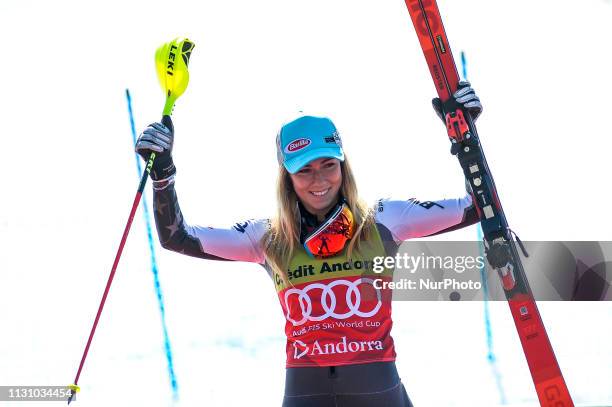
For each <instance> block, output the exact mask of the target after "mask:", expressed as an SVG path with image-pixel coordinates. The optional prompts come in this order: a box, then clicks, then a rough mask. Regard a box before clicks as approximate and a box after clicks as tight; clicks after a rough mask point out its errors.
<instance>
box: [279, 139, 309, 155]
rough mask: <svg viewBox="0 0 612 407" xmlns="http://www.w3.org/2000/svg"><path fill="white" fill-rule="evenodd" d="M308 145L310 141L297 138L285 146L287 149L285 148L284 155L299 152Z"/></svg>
mask: <svg viewBox="0 0 612 407" xmlns="http://www.w3.org/2000/svg"><path fill="white" fill-rule="evenodd" d="M309 145H310V139H308V138H299V139H297V140H294V141H292V142H291V143H289V144H287V147H285V152H286V153H295V152H296V151H299V150H301V149H303V148H305V147H308V146H309Z"/></svg>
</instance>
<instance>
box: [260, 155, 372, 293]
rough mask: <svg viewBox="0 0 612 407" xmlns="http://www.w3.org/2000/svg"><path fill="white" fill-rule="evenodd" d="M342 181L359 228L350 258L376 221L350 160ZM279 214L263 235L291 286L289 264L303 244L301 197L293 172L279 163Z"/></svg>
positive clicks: (270, 257)
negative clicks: (363, 197)
mask: <svg viewBox="0 0 612 407" xmlns="http://www.w3.org/2000/svg"><path fill="white" fill-rule="evenodd" d="M340 169H341V171H342V183H341V186H340V193H341V194H342V196H343V197H344V199H345V200H346V202H347V204H348V206H349V208H350V209H351V212H353V218H354V221H355V225H356V226H357V228H356V229H355V233H354V234H353V238H352V239H351V240H350V242H349V245H348V248H347V257H348V258H349V259H350V258H351V255H352V253H353V250H354V249H355V246H356V249H357V250H359V248H360V244H361V241H362V240H367V239H369V237H370V236H369V234H370V233H369V231H370V228H371V226H372V225H373V224H374V213H373V211H372V208H370V207H369V206H368V205H367V204H366V203H365V202H364V201H363V200H362V199H360V198H359V195H358V193H357V184H356V183H355V177H354V176H353V171H352V170H351V166H350V165H349V162H348V159H347V158H346V156H345V158H344V161H341V162H340ZM276 200H277V206H278V208H277V215H276V217H274V218H273V219H272V220H271V224H270V229H269V230H268V231H267V232H266V233H265V234H264V236H263V237H262V245H263V248H264V254H265V257H266V262H267V263H268V265H269V266H270V267H271V268H272V271H273V272H275V273H277V274H278V275H279V276H280V277H281V279H282V281H283V282H284V283H285V285H286V286H287V285H290V283H289V281H288V278H287V266H288V263H289V261H290V260H291V257H292V256H293V253H294V251H295V250H296V248H297V247H298V246H299V245H300V222H301V219H300V210H299V207H298V197H297V195H296V193H295V190H294V189H293V183H292V182H291V177H290V174H289V172H288V171H287V170H286V169H285V166H284V165H280V166H279V171H278V178H277V182H276Z"/></svg>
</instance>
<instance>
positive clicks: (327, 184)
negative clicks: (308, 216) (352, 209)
mask: <svg viewBox="0 0 612 407" xmlns="http://www.w3.org/2000/svg"><path fill="white" fill-rule="evenodd" d="M289 175H290V176H291V182H292V183H293V189H294V190H295V193H296V195H297V197H298V199H299V200H300V202H301V203H302V205H304V207H305V208H306V210H307V211H308V212H310V213H312V214H313V215H316V216H317V218H319V220H323V218H324V216H325V214H326V213H327V212H328V211H329V210H330V209H331V208H332V207H333V206H334V205H335V204H336V203H337V202H338V194H339V191H340V186H341V185H342V170H341V168H340V161H339V160H338V159H337V158H318V159H316V160H314V161H311V162H309V163H308V164H307V165H305V166H304V167H302V168H301V169H300V170H299V171H298V172H296V173H295V174H289Z"/></svg>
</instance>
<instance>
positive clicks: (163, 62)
mask: <svg viewBox="0 0 612 407" xmlns="http://www.w3.org/2000/svg"><path fill="white" fill-rule="evenodd" d="M194 47H195V44H194V43H193V42H192V41H190V40H188V39H187V38H175V39H174V40H172V41H170V42H168V43H165V44H163V45H162V46H160V47H159V48H158V49H157V52H156V53H155V66H156V68H157V77H158V79H159V82H160V84H161V86H162V89H163V90H164V94H165V95H166V102H165V104H164V110H163V116H169V115H171V114H172V109H173V108H174V103H175V102H176V99H178V97H179V96H181V95H182V94H183V92H185V89H187V84H188V83H189V70H188V69H187V66H188V65H189V57H190V56H191V51H192V50H193V48H194ZM154 161H155V152H153V153H151V155H150V156H149V160H148V161H147V165H146V167H145V169H144V171H143V173H142V177H141V179H140V184H139V185H138V190H137V191H136V196H135V197H134V202H133V203H132V209H131V210H130V216H129V217H128V221H127V224H126V225H125V229H124V230H123V235H122V236H121V242H120V243H119V249H118V250H117V254H116V255H115V261H114V262H113V266H112V268H111V272H110V275H109V276H108V281H107V282H106V287H105V288H104V294H103V295H102V300H101V301H100V305H99V306H98V312H97V313H96V318H95V319H94V323H93V325H92V327H91V331H90V332H89V338H88V339H87V344H86V345H85V350H84V351H83V356H82V357H81V363H80V364H79V368H78V370H77V373H76V376H75V378H74V382H73V383H72V384H71V385H69V386H68V388H69V389H70V390H71V392H70V397H69V398H68V404H70V402H71V401H72V400H73V398H74V395H75V394H76V393H78V392H79V391H80V388H79V386H78V382H79V378H80V376H81V371H82V370H83V365H84V364H85V359H86V358H87V353H88V352H89V347H90V346H91V341H92V339H93V336H94V333H95V332H96V327H97V326H98V322H99V320H100V315H101V314H102V310H103V309H104V304H105V302H106V297H107V296H108V292H109V291H110V286H111V284H112V282H113V278H114V277H115V272H116V271H117V265H118V264H119V260H120V259H121V253H122V252H123V247H124V246H125V242H126V240H127V236H128V234H129V232H130V228H131V226H132V221H133V220H134V215H135V214H136V209H138V205H139V203H140V199H141V197H142V192H143V191H144V187H145V185H146V183H147V179H148V178H149V173H150V172H151V168H152V167H153V162H154Z"/></svg>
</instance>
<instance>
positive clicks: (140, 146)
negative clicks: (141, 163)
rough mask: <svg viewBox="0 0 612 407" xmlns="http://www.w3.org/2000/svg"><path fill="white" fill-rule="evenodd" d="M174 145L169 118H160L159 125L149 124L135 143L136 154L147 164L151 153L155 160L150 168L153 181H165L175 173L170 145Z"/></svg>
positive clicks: (172, 126)
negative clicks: (153, 153) (153, 154)
mask: <svg viewBox="0 0 612 407" xmlns="http://www.w3.org/2000/svg"><path fill="white" fill-rule="evenodd" d="M173 143H174V125H173V124H172V119H170V116H164V117H162V121H161V123H152V124H150V125H149V126H148V127H147V128H146V129H145V130H144V131H143V132H142V133H141V134H140V136H138V140H137V141H136V152H137V153H138V154H139V155H140V156H141V157H142V158H143V159H144V160H145V162H147V161H148V160H149V156H150V155H151V153H152V152H155V160H154V161H153V167H152V168H151V178H152V179H153V180H154V181H159V180H162V179H166V178H168V177H170V176H172V175H174V174H175V173H176V168H175V167H174V163H173V162H172V145H173Z"/></svg>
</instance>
